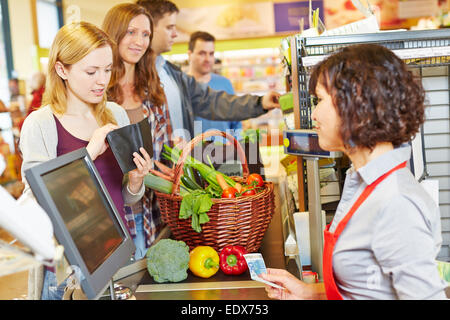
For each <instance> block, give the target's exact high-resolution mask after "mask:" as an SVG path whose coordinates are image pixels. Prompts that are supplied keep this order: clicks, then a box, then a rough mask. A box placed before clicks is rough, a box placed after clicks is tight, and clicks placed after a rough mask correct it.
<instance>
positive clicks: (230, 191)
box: [222, 187, 237, 199]
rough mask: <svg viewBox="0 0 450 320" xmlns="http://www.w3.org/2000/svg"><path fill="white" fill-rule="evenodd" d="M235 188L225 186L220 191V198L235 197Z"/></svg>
mask: <svg viewBox="0 0 450 320" xmlns="http://www.w3.org/2000/svg"><path fill="white" fill-rule="evenodd" d="M236 193H237V190H236V189H235V188H233V187H229V188H226V189H225V190H223V192H222V198H229V199H231V198H236Z"/></svg>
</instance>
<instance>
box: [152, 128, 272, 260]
mask: <svg viewBox="0 0 450 320" xmlns="http://www.w3.org/2000/svg"><path fill="white" fill-rule="evenodd" d="M211 136H222V137H224V138H227V139H228V140H229V141H231V142H232V143H233V145H234V147H235V149H236V151H237V153H238V155H239V158H240V160H241V163H242V172H243V178H239V177H233V179H234V180H235V181H237V182H243V181H245V179H246V178H247V176H248V175H249V170H248V165H247V159H246V157H245V153H244V150H243V149H242V147H241V145H240V144H239V142H238V141H237V140H236V139H234V138H233V137H232V136H231V135H229V134H227V133H225V132H222V131H217V130H211V131H208V132H206V133H203V134H201V135H198V136H197V137H195V138H194V139H192V140H191V141H190V142H189V143H188V144H187V145H186V146H185V147H184V149H183V151H182V154H181V156H180V158H179V160H178V162H177V164H176V166H175V175H174V180H173V189H172V194H164V193H161V192H157V191H155V193H156V196H157V198H158V202H159V206H160V209H161V217H162V220H163V221H164V223H166V224H167V225H168V226H169V228H170V230H171V232H172V235H173V238H174V239H176V240H182V241H184V242H185V243H186V244H187V245H188V246H189V247H190V248H191V249H193V248H194V247H196V246H198V245H203V246H211V247H213V248H214V249H215V250H217V251H220V250H221V249H222V248H223V247H225V246H226V245H241V246H243V247H245V248H246V249H247V251H248V252H255V251H258V249H259V247H260V246H261V241H262V239H263V237H264V233H265V232H266V230H267V228H268V226H269V223H270V221H271V219H272V216H273V214H274V211H275V201H274V190H273V184H272V183H271V182H265V183H264V190H263V191H261V192H259V193H257V194H255V195H252V196H245V197H239V198H234V199H212V201H213V203H214V204H213V205H212V207H211V209H210V211H209V212H208V217H209V222H207V223H205V224H202V232H201V233H197V232H195V231H194V230H193V229H192V227H191V219H190V218H189V219H179V218H178V216H179V212H180V205H181V201H182V199H183V198H182V197H181V196H180V195H179V186H180V178H181V175H182V174H183V166H184V162H185V160H186V158H187V157H188V156H189V154H190V152H191V151H192V150H193V148H194V146H195V145H196V144H197V143H199V142H201V141H203V139H205V138H207V137H211Z"/></svg>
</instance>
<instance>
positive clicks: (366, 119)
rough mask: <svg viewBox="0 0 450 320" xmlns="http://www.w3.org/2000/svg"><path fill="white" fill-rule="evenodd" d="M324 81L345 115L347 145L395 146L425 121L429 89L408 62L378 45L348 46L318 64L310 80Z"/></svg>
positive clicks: (343, 127)
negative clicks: (425, 87) (409, 66)
mask: <svg viewBox="0 0 450 320" xmlns="http://www.w3.org/2000/svg"><path fill="white" fill-rule="evenodd" d="M318 83H320V84H321V85H322V86H323V87H324V88H325V89H326V91H327V92H328V93H329V94H330V95H331V97H332V99H333V103H334V105H335V107H336V108H337V111H338V114H339V116H340V118H341V121H342V124H341V129H340V133H341V138H342V140H343V141H344V145H345V147H346V148H348V149H352V148H354V147H366V148H369V149H370V150H373V148H374V147H375V145H376V144H377V143H379V142H391V143H392V144H393V145H394V146H395V147H396V146H399V145H400V144H402V143H404V142H407V141H410V140H411V139H412V138H413V137H414V136H415V134H416V133H417V132H418V131H419V128H420V125H421V124H422V123H423V122H424V121H425V106H424V101H425V92H424V90H423V87H422V84H421V83H420V82H419V81H417V79H414V77H413V74H412V73H411V72H410V71H409V70H408V68H407V66H406V64H405V63H404V62H403V61H402V60H401V59H399V58H398V57H397V56H396V55H395V54H394V53H393V52H392V51H390V50H389V49H387V48H385V47H383V46H380V45H375V44H361V45H353V46H348V47H345V48H344V49H342V50H341V51H339V52H337V53H335V54H333V55H331V56H329V57H328V58H326V59H325V60H323V61H321V62H320V63H319V64H318V65H316V66H315V68H314V70H313V72H312V74H311V78H310V81H309V91H310V94H312V95H315V89H316V85H317V84H318Z"/></svg>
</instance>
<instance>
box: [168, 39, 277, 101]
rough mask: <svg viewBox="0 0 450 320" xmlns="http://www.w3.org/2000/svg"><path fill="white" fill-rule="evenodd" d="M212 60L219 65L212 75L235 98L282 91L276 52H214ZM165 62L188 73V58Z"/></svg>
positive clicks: (257, 50) (271, 50) (183, 55)
mask: <svg viewBox="0 0 450 320" xmlns="http://www.w3.org/2000/svg"><path fill="white" fill-rule="evenodd" d="M215 57H216V59H218V60H220V61H221V65H220V66H218V67H215V68H214V69H215V72H217V73H219V74H221V75H223V76H224V77H226V78H228V79H229V80H230V81H231V83H232V85H233V88H234V90H235V92H236V94H237V95H242V94H258V95H262V94H265V93H266V92H267V91H269V90H275V91H278V92H280V93H283V92H284V91H285V77H284V75H283V69H282V65H281V58H280V54H279V50H278V48H262V49H251V50H233V51H223V52H216V53H215ZM166 58H167V59H168V60H169V61H170V62H172V63H175V64H177V65H179V66H180V67H181V69H182V70H183V71H187V68H188V55H187V54H176V55H167V56H166Z"/></svg>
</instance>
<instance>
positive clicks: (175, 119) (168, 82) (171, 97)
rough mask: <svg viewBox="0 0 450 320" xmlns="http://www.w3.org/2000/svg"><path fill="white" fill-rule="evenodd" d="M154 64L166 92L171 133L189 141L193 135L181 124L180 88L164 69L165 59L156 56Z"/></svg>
mask: <svg viewBox="0 0 450 320" xmlns="http://www.w3.org/2000/svg"><path fill="white" fill-rule="evenodd" d="M155 64H156V71H157V72H158V76H159V79H160V81H161V83H162V85H163V88H164V93H165V94H166V98H167V105H168V107H169V115H170V121H171V124H172V128H173V135H174V136H176V137H182V138H183V139H185V140H187V141H190V139H191V138H193V137H189V133H188V132H187V131H186V130H184V125H183V110H182V105H181V96H180V89H179V88H178V85H177V84H176V82H175V80H174V79H172V77H171V76H170V75H169V74H168V73H167V71H166V70H165V68H164V65H165V64H166V60H165V59H164V58H163V57H162V56H161V55H159V56H158V57H156V62H155Z"/></svg>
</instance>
